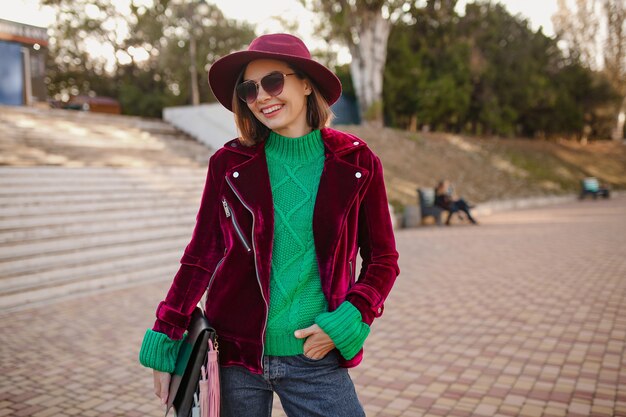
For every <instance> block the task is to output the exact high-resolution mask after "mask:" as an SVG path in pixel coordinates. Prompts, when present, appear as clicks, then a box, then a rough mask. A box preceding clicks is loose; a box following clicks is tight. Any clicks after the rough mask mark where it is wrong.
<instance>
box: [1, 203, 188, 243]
mask: <svg viewBox="0 0 626 417" xmlns="http://www.w3.org/2000/svg"><path fill="white" fill-rule="evenodd" d="M192 206H193V205H192V204H181V203H178V202H174V205H173V206H165V207H154V208H150V209H142V210H135V211H132V212H128V211H123V210H122V211H108V212H102V213H73V214H50V215H45V214H42V215H41V216H30V217H12V218H5V219H0V242H1V241H2V235H3V234H4V232H13V231H19V229H26V228H43V227H50V226H68V227H70V226H74V225H76V224H89V223H93V222H106V223H115V222H118V221H126V220H129V219H135V220H137V221H139V222H141V221H142V220H143V219H146V218H150V217H183V218H189V217H190V216H193V215H194V213H195V212H197V207H192ZM16 229H17V230H16Z"/></svg>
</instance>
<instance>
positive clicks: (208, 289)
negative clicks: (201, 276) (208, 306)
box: [206, 256, 226, 299]
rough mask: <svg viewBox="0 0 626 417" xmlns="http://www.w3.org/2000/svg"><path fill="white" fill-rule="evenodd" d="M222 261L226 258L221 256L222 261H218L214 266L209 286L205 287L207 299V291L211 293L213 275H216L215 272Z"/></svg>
mask: <svg viewBox="0 0 626 417" xmlns="http://www.w3.org/2000/svg"><path fill="white" fill-rule="evenodd" d="M224 259H226V256H223V257H222V259H220V260H219V262H218V263H217V265H215V270H214V271H213V274H211V279H209V285H207V287H206V296H207V299H208V297H209V291H211V285H213V279H214V278H215V275H216V274H217V270H218V269H220V265H221V264H222V262H224Z"/></svg>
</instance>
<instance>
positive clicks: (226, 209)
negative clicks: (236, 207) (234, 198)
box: [222, 198, 252, 252]
mask: <svg viewBox="0 0 626 417" xmlns="http://www.w3.org/2000/svg"><path fill="white" fill-rule="evenodd" d="M222 205H223V206H224V213H225V214H226V218H230V219H231V222H232V224H233V228H234V229H235V232H236V233H237V236H238V237H239V241H240V242H241V244H242V245H243V246H244V248H246V252H250V251H252V248H251V247H250V243H248V240H247V239H246V236H245V235H244V234H243V231H242V230H241V227H239V223H238V222H237V219H236V218H235V212H234V211H233V210H231V209H230V205H229V204H228V201H226V199H225V198H224V199H222Z"/></svg>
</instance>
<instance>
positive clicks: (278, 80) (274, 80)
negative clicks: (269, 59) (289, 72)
mask: <svg viewBox="0 0 626 417" xmlns="http://www.w3.org/2000/svg"><path fill="white" fill-rule="evenodd" d="M261 86H262V87H263V90H265V92H266V93H267V94H269V95H270V96H272V97H274V96H277V95H279V94H280V93H282V92H283V87H284V86H285V76H284V75H283V74H282V73H280V72H272V73H271V74H268V75H266V76H265V77H263V78H262V79H261Z"/></svg>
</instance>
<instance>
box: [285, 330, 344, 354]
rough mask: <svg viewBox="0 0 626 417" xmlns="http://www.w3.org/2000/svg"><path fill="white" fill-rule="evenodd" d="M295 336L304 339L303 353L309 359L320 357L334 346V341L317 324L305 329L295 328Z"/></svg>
mask: <svg viewBox="0 0 626 417" xmlns="http://www.w3.org/2000/svg"><path fill="white" fill-rule="evenodd" d="M295 336H296V338H298V339H306V341H305V342H304V355H305V356H306V357H307V358H310V359H322V358H323V357H324V356H326V354H327V353H328V352H330V351H331V350H333V349H334V348H335V343H334V342H333V341H332V340H331V338H330V336H328V335H327V334H326V332H325V331H324V330H322V328H321V327H320V326H318V325H317V324H314V325H312V326H310V327H307V328H306V329H300V330H296V332H295Z"/></svg>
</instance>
